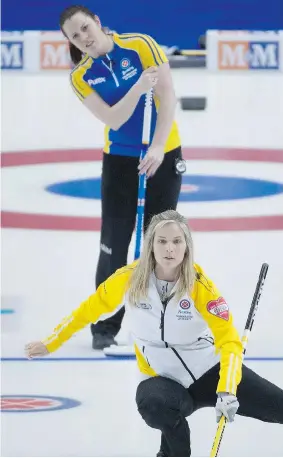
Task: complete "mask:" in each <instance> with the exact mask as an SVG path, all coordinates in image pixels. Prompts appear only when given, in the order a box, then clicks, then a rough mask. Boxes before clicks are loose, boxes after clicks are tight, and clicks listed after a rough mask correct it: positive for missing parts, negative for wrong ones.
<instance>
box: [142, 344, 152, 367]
mask: <svg viewBox="0 0 283 458" xmlns="http://www.w3.org/2000/svg"><path fill="white" fill-rule="evenodd" d="M144 349H145V346H144V345H143V347H142V352H143V355H144V357H145V359H146V362H147V364H148V365H149V367H150V364H149V361H148V359H147V356H146V354H145V352H144Z"/></svg>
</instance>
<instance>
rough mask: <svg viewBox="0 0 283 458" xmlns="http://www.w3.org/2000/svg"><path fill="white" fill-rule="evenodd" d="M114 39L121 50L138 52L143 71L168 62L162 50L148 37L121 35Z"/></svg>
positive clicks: (142, 35)
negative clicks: (126, 49)
mask: <svg viewBox="0 0 283 458" xmlns="http://www.w3.org/2000/svg"><path fill="white" fill-rule="evenodd" d="M115 37H116V38H115V39H116V40H118V43H119V44H120V45H121V46H122V47H123V48H128V49H135V50H136V51H137V52H138V54H139V57H140V59H141V63H142V66H143V69H144V70H145V69H146V68H148V67H153V66H154V67H158V66H159V65H162V64H164V63H165V62H168V59H167V57H166V54H165V53H164V51H163V49H162V48H161V47H160V46H159V45H158V44H157V43H156V41H155V40H154V39H153V38H152V37H150V36H149V35H144V34H142V33H123V34H122V35H115Z"/></svg>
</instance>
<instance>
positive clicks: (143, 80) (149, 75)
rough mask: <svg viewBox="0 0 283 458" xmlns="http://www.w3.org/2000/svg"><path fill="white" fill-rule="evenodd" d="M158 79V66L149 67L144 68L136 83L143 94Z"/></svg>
mask: <svg viewBox="0 0 283 458" xmlns="http://www.w3.org/2000/svg"><path fill="white" fill-rule="evenodd" d="M157 81H158V70H157V67H149V68H147V69H146V70H144V71H143V72H142V74H141V76H140V77H139V79H138V81H137V82H136V85H137V86H138V88H139V90H140V91H141V94H145V93H146V92H148V91H149V90H150V89H151V88H153V86H155V85H156V83H157Z"/></svg>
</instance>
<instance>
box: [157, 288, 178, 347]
mask: <svg viewBox="0 0 283 458" xmlns="http://www.w3.org/2000/svg"><path fill="white" fill-rule="evenodd" d="M174 294H175V293H173V294H171V296H168V297H167V298H166V299H164V300H163V301H161V303H162V305H163V309H164V311H163V312H161V319H160V326H159V329H161V340H163V342H164V343H165V347H168V343H167V342H165V340H164V317H165V312H166V307H167V305H168V302H169V301H171V299H172V297H173V296H174Z"/></svg>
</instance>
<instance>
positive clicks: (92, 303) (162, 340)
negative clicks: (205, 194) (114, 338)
mask: <svg viewBox="0 0 283 458" xmlns="http://www.w3.org/2000/svg"><path fill="white" fill-rule="evenodd" d="M137 262H138V261H137ZM135 266H136V262H134V263H133V264H130V265H128V266H126V267H123V268H122V269H119V270H117V271H116V272H115V273H114V274H113V275H112V276H111V277H109V278H108V279H107V280H106V281H105V282H104V283H103V284H101V285H100V286H99V288H98V289H97V291H96V292H95V293H94V294H93V295H91V296H90V297H89V298H88V299H87V300H86V301H84V302H83V303H82V304H81V305H80V306H79V308H78V309H76V310H74V311H73V312H72V313H71V315H69V316H68V317H67V318H65V319H64V320H63V321H62V322H61V323H60V324H59V325H58V326H57V327H56V328H55V329H54V332H53V333H52V334H51V335H50V336H49V337H47V338H46V339H45V340H43V343H44V344H45V345H46V346H47V349H48V350H49V352H52V351H55V350H56V349H57V348H59V347H60V346H61V345H62V344H63V343H64V342H65V341H66V340H68V339H69V338H70V337H71V336H72V335H73V334H74V333H75V332H77V331H78V330H80V329H82V328H83V327H85V326H86V325H88V324H89V323H95V322H97V321H99V320H103V319H106V318H109V317H110V316H112V315H114V314H115V313H117V311H118V310H119V309H121V308H122V307H123V306H124V305H125V308H126V312H127V314H128V321H129V327H130V331H131V333H132V336H133V339H134V343H135V352H136V357H137V363H138V367H139V370H140V372H141V374H142V378H145V377H154V376H157V375H161V376H164V377H168V378H171V379H173V380H176V381H177V382H179V383H181V384H182V385H183V386H184V387H186V388H188V387H189V386H190V385H191V384H192V383H194V381H195V380H197V379H198V378H200V377H201V376H202V375H203V374H204V373H205V372H207V371H208V370H209V369H210V368H211V367H213V366H214V365H216V364H217V363H218V362H219V361H220V377H219V383H218V386H217V391H218V392H220V391H221V392H223V391H226V392H230V393H233V394H236V391H237V386H238V384H239V382H240V380H241V374H242V350H243V348H242V343H241V340H240V338H239V335H238V332H237V330H236V328H235V327H234V325H233V318H232V316H231V313H230V311H229V307H228V305H227V303H226V301H225V299H224V298H223V297H222V296H221V294H220V293H219V291H218V290H217V288H216V286H215V285H214V284H213V282H212V281H211V280H210V279H209V278H208V277H207V276H206V275H205V274H204V272H203V270H202V269H201V267H200V266H199V265H197V264H195V265H194V267H195V271H196V277H195V283H194V287H193V291H192V293H191V294H190V295H188V294H186V295H184V296H183V297H182V298H181V299H180V300H177V299H176V298H175V295H174V291H175V288H176V285H175V287H174V288H173V290H172V291H171V293H170V296H169V297H168V299H167V300H166V301H163V302H162V301H161V299H160V296H159V293H158V291H157V288H156V285H155V281H154V274H153V273H152V275H151V278H150V283H149V289H148V294H147V297H146V298H145V299H144V300H143V301H141V302H140V303H139V304H137V305H135V306H133V305H131V304H129V300H128V282H129V279H130V276H131V274H132V272H133V269H134V268H135Z"/></svg>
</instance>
